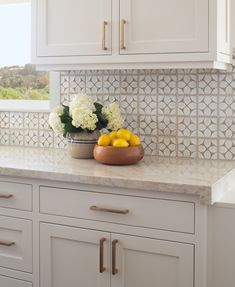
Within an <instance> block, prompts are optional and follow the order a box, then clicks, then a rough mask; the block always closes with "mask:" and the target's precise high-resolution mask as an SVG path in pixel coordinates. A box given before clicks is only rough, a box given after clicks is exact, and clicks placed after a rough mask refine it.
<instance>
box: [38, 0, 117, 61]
mask: <svg viewBox="0 0 235 287" xmlns="http://www.w3.org/2000/svg"><path fill="white" fill-rule="evenodd" d="M36 15H37V24H36V25H37V56H82V55H83V56H88V55H105V54H110V53H111V24H112V23H111V21H112V19H111V1H110V0H96V1H94V0H60V1H58V0H38V1H37V13H36ZM104 21H106V22H107V26H106V27H105V30H104V29H103V22H104ZM103 34H105V38H106V43H105V45H106V46H107V50H104V49H103V48H102V40H103V37H104V35H103Z"/></svg>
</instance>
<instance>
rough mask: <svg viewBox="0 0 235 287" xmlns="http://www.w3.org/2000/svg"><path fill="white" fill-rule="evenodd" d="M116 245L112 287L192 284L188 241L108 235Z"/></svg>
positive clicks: (191, 262) (187, 285)
mask: <svg viewBox="0 0 235 287" xmlns="http://www.w3.org/2000/svg"><path fill="white" fill-rule="evenodd" d="M113 240H118V242H117V244H116V266H115V267H116V268H117V271H116V272H117V273H116V274H115V275H113V276H112V279H111V286H112V287H126V286H128V287H143V286H146V287H156V286H160V287H193V286H194V283H193V277H194V275H193V272H194V271H193V260H194V259H193V256H194V255H193V254H194V247H193V246H192V245H190V244H182V243H173V242H167V241H162V240H155V239H147V238H138V237H132V236H126V235H120V234H112V242H113Z"/></svg>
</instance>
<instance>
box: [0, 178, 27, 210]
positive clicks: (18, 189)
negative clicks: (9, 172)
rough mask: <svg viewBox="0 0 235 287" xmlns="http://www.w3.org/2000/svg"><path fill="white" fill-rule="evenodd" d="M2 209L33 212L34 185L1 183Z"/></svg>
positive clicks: (0, 205)
mask: <svg viewBox="0 0 235 287" xmlns="http://www.w3.org/2000/svg"><path fill="white" fill-rule="evenodd" d="M0 207H6V208H14V209H21V210H28V211H31V210H32V185H30V184H21V183H14V182H5V181H0Z"/></svg>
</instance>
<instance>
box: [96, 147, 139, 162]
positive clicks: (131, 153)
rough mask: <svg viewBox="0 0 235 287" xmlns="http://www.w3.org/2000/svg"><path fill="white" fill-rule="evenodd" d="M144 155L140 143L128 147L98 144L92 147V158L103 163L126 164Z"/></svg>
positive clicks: (136, 160)
mask: <svg viewBox="0 0 235 287" xmlns="http://www.w3.org/2000/svg"><path fill="white" fill-rule="evenodd" d="M143 157H144V149H143V146H142V145H138V146H129V147H112V146H98V145H96V146H95V148H94V158H95V159H96V160H97V161H98V162H100V163H103V164H110V165H128V164H134V163H137V162H138V161H140V160H141V159H142V158H143Z"/></svg>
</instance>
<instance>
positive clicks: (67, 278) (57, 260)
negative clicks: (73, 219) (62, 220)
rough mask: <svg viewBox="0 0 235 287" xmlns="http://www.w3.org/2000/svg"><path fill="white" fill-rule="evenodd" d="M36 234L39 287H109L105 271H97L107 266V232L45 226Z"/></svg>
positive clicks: (106, 271) (108, 254)
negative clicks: (38, 259) (39, 271)
mask: <svg viewBox="0 0 235 287" xmlns="http://www.w3.org/2000/svg"><path fill="white" fill-rule="evenodd" d="M40 232H41V234H40V243H41V244H40V251H41V253H40V270H41V286H43V287H64V286H67V287H77V286H82V287H90V286H93V287H109V286H110V277H109V270H101V269H100V268H101V267H104V266H110V250H109V241H110V240H109V237H110V235H109V234H108V233H105V232H101V231H91V230H86V229H81V228H74V227H66V226H59V225H52V224H45V223H42V224H41V225H40ZM100 248H102V250H101V251H100ZM101 257H102V258H103V261H102V262H100V260H99V259H100V258H101ZM101 265H102V266H101Z"/></svg>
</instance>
